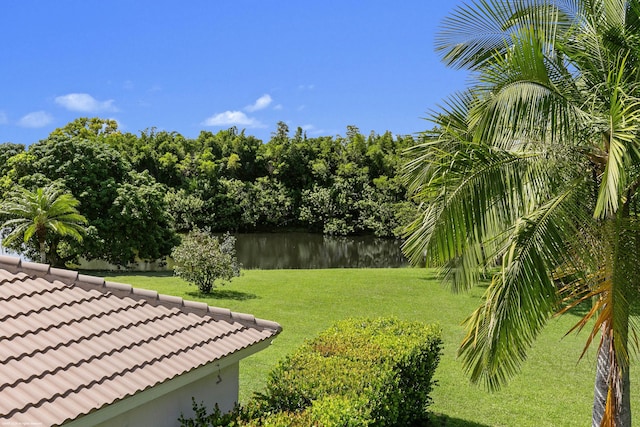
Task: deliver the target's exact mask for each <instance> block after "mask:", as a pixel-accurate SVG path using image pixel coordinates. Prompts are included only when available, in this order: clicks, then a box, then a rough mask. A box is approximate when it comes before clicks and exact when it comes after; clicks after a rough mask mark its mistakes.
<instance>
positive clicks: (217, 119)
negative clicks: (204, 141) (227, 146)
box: [202, 111, 263, 127]
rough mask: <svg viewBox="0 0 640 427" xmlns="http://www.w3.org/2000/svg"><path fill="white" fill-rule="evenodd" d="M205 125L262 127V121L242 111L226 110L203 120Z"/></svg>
mask: <svg viewBox="0 0 640 427" xmlns="http://www.w3.org/2000/svg"><path fill="white" fill-rule="evenodd" d="M202 124H203V125H204V126H236V125H239V126H248V127H262V126H263V125H262V123H260V122H259V121H257V120H256V119H254V118H251V117H248V116H247V115H246V114H245V113H243V112H242V111H225V112H224V113H219V114H216V115H213V116H211V117H209V118H207V119H205V121H204V122H202Z"/></svg>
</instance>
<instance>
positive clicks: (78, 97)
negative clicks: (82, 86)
mask: <svg viewBox="0 0 640 427" xmlns="http://www.w3.org/2000/svg"><path fill="white" fill-rule="evenodd" d="M55 102H56V104H58V105H60V106H62V107H64V108H66V109H67V110H71V111H80V112H83V113H98V112H101V111H118V109H117V108H116V107H115V106H114V105H113V103H114V102H115V101H114V100H113V99H109V100H107V101H98V100H97V99H95V98H94V97H93V96H91V95H89V94H88V93H70V94H68V95H63V96H58V97H56V99H55Z"/></svg>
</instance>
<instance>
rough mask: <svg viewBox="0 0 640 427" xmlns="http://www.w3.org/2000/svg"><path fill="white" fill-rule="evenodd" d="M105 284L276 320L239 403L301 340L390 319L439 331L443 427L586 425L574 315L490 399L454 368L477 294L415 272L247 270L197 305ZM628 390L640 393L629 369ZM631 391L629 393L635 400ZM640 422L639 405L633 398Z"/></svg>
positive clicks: (151, 282) (587, 383)
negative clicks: (356, 319) (274, 333)
mask: <svg viewBox="0 0 640 427" xmlns="http://www.w3.org/2000/svg"><path fill="white" fill-rule="evenodd" d="M104 274H107V280H112V281H118V282H123V283H129V284H132V285H133V286H136V287H141V288H150V289H155V290H157V291H158V292H160V293H164V294H172V295H178V296H181V297H183V298H185V299H194V300H199V301H206V302H207V303H208V304H210V305H215V306H220V307H225V308H229V309H231V310H233V311H238V312H244V313H251V314H253V315H255V316H256V317H260V318H264V319H269V320H274V321H277V322H279V323H280V324H281V325H282V327H283V332H282V333H281V334H280V335H279V336H278V337H277V338H276V340H275V341H274V343H273V345H272V346H271V347H270V348H268V349H266V350H264V351H262V352H260V353H258V354H256V355H254V356H251V357H250V358H248V359H246V360H245V361H243V362H242V364H241V366H240V372H241V373H240V389H241V390H240V394H241V396H240V398H241V400H242V401H246V399H248V398H249V397H250V396H251V394H252V393H253V392H254V391H257V390H260V389H261V387H263V386H264V383H265V379H266V376H267V373H268V372H269V370H270V369H271V368H272V367H273V366H274V364H275V363H276V362H277V361H278V360H279V359H280V358H282V357H284V356H285V355H286V354H287V353H289V352H291V351H292V350H294V349H295V348H296V347H297V346H299V345H300V344H301V343H302V342H303V341H304V340H305V339H307V338H312V337H314V336H315V335H316V334H317V333H319V332H320V331H322V330H323V329H325V328H326V327H328V326H329V325H330V324H331V323H333V322H334V321H335V320H338V319H344V318H346V317H352V316H397V317H399V318H402V319H408V320H421V321H424V322H429V323H431V322H437V323H439V324H440V325H441V327H442V329H443V338H444V344H445V349H444V355H443V357H442V359H441V362H440V366H439V368H438V370H437V372H436V378H437V380H438V381H439V386H438V387H436V390H435V392H434V393H433V398H434V404H433V406H432V411H433V412H434V413H436V414H438V418H437V423H436V425H441V426H464V427H475V426H535V427H542V426H585V425H589V424H590V416H591V403H592V402H591V401H592V394H593V390H592V389H593V377H594V360H595V352H594V351H593V350H590V352H589V353H588V354H587V355H586V356H585V358H584V359H583V360H582V361H581V362H580V363H577V361H578V357H579V355H580V353H581V351H582V346H583V344H584V340H585V338H586V334H581V335H579V336H575V335H569V336H567V337H564V338H563V336H564V334H565V332H566V331H567V330H569V328H570V327H571V326H572V325H573V324H574V323H575V322H576V320H577V317H575V316H573V315H567V316H563V317H561V318H559V319H554V320H552V321H551V322H550V324H549V326H548V327H547V329H546V330H545V333H544V334H543V335H542V336H541V337H540V338H539V339H538V341H537V343H536V346H535V347H534V348H533V350H532V351H531V352H530V353H529V360H528V361H527V362H526V364H525V365H524V367H523V371H522V373H521V374H520V375H519V376H517V377H516V378H515V379H514V380H513V381H512V382H511V383H510V384H509V386H508V387H507V388H505V389H504V390H501V391H500V392H497V393H488V392H486V391H484V390H483V389H481V388H478V387H476V386H473V385H470V384H469V381H468V379H467V377H466V376H465V374H464V372H463V371H462V367H461V363H460V361H459V360H457V359H456V350H457V346H458V343H459V342H460V340H461V339H462V336H463V329H462V327H461V326H460V324H461V322H462V321H463V320H464V318H465V317H466V316H467V315H468V314H470V313H471V311H472V310H473V309H474V308H475V307H476V306H477V305H478V303H479V300H480V296H481V294H482V291H483V288H482V287H479V288H476V289H475V290H473V291H472V292H470V293H465V294H452V293H451V292H449V291H448V290H446V289H444V288H443V287H442V286H441V285H440V283H439V282H438V281H436V280H435V279H434V277H433V275H432V273H431V272H429V271H428V270H422V269H411V268H404V269H335V270H246V271H243V275H242V276H241V277H239V278H237V279H234V281H233V282H232V283H231V284H229V285H226V286H224V287H221V288H220V289H217V290H215V291H214V294H213V295H212V296H211V297H208V298H200V297H199V296H198V293H197V288H196V287H195V286H189V285H187V284H186V283H184V282H182V281H181V280H180V279H177V278H174V277H171V276H168V275H166V274H164V275H163V274H150V273H147V274H139V275H121V274H118V275H115V274H113V273H104ZM631 375H632V378H631V383H632V384H633V385H634V386H636V385H637V384H640V368H638V367H637V364H636V366H634V369H633V370H632V374H631ZM634 391H635V392H636V393H637V392H638V391H637V390H632V392H634ZM632 405H633V411H634V413H635V414H638V413H639V412H638V411H639V410H640V400H639V399H633V398H632Z"/></svg>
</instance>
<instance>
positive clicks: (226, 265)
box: [171, 230, 240, 294]
mask: <svg viewBox="0 0 640 427" xmlns="http://www.w3.org/2000/svg"><path fill="white" fill-rule="evenodd" d="M235 244H236V239H235V237H233V236H232V235H230V234H229V233H226V234H225V235H224V236H222V237H221V238H217V237H215V236H212V235H211V234H209V233H207V232H206V231H202V230H194V231H191V232H190V233H189V234H187V235H186V236H185V237H183V239H182V243H181V244H180V245H179V246H177V247H175V248H174V249H173V251H172V252H171V257H172V258H173V260H174V261H175V263H176V265H175V267H174V269H173V272H174V274H175V275H176V276H179V277H181V278H183V279H184V280H186V281H187V282H189V283H192V284H195V285H197V286H198V289H199V290H200V292H202V293H204V294H208V293H211V290H212V289H213V288H214V286H215V281H216V280H222V281H226V280H231V279H233V278H234V277H238V276H240V264H238V260H237V258H236V248H235Z"/></svg>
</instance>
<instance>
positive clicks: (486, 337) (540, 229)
mask: <svg viewBox="0 0 640 427" xmlns="http://www.w3.org/2000/svg"><path fill="white" fill-rule="evenodd" d="M575 189H576V187H570V189H569V190H568V191H567V192H565V193H563V194H561V195H559V196H557V197H555V198H554V199H552V200H551V201H549V202H548V203H546V204H544V205H543V206H541V207H540V208H539V209H537V210H535V211H534V212H532V213H531V214H530V215H527V216H525V217H523V218H522V220H521V221H520V222H519V223H518V224H516V225H515V226H514V228H513V229H512V236H511V240H510V242H509V246H508V248H507V250H506V252H505V258H504V262H503V268H502V271H501V272H500V273H498V274H496V275H495V276H494V278H493V281H492V283H491V285H490V286H489V288H488V289H487V292H486V294H485V296H484V299H485V302H484V304H483V305H482V306H480V307H479V308H478V309H477V310H476V311H475V312H474V313H473V314H472V315H471V316H470V317H469V318H468V319H467V320H466V322H465V324H466V329H467V336H466V337H465V339H464V340H463V342H462V344H461V346H460V351H459V353H460V355H461V356H462V357H463V361H464V365H465V368H466V369H467V371H468V373H469V374H470V376H471V379H472V381H474V382H482V383H483V384H484V385H485V386H486V387H487V388H488V389H490V390H495V389H498V388H500V387H501V386H502V385H503V384H504V383H505V382H506V381H507V379H508V378H509V377H511V376H513V375H514V374H515V373H517V372H518V370H519V368H520V365H521V363H522V362H523V361H524V360H525V358H526V350H527V349H528V348H529V347H530V346H531V344H532V342H533V341H534V339H535V338H536V336H537V335H538V333H539V332H540V330H541V329H542V328H543V326H544V325H545V324H546V322H547V320H548V319H549V317H550V316H552V315H553V314H554V313H555V311H556V310H557V307H558V305H559V303H560V300H561V298H560V294H559V292H558V289H557V287H556V284H555V282H554V279H553V274H552V272H553V271H554V270H555V268H556V267H557V266H559V265H561V264H563V263H566V262H568V261H569V260H568V259H567V256H566V255H567V243H566V242H567V241H571V240H572V239H571V238H570V237H573V236H575V235H576V233H577V229H576V227H575V219H576V216H575V215H580V212H581V211H582V212H584V210H583V209H582V207H581V206H580V203H579V202H578V201H577V200H576V194H577V193H576V191H575ZM569 218H571V219H569Z"/></svg>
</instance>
